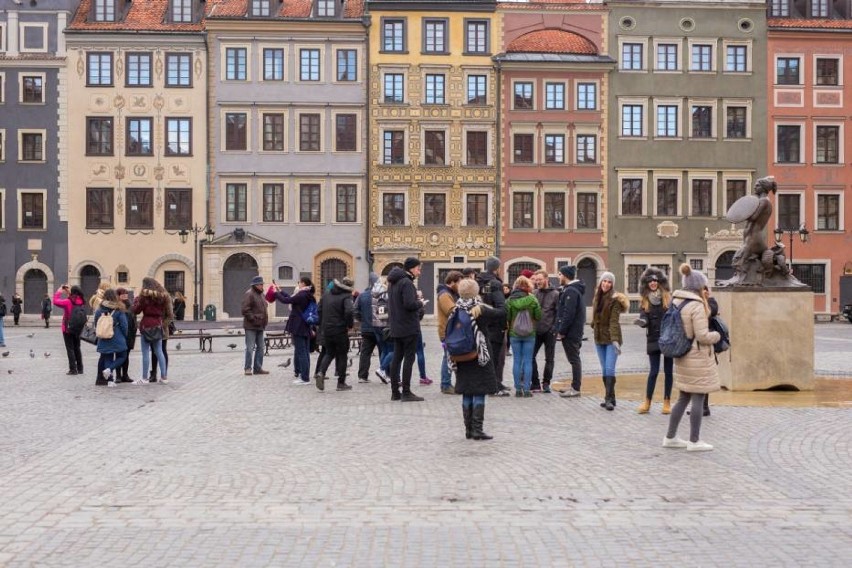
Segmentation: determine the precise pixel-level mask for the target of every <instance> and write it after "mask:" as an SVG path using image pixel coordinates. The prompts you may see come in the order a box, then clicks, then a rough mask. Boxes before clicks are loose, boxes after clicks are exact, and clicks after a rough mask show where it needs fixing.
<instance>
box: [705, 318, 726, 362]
mask: <svg viewBox="0 0 852 568" xmlns="http://www.w3.org/2000/svg"><path fill="white" fill-rule="evenodd" d="M708 327H709V328H710V331H715V332H717V333H718V334H719V341H717V342H716V343H715V344H714V345H713V351H714V352H716V353H722V352H724V351H727V350H728V349H730V348H731V334H730V332H729V331H728V324H726V323H725V322H724V320H722V318H721V317H719V316H718V315H716V316H713V317H712V318H710V322H709V326H708Z"/></svg>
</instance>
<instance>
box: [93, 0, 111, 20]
mask: <svg viewBox="0 0 852 568" xmlns="http://www.w3.org/2000/svg"><path fill="white" fill-rule="evenodd" d="M94 3H95V13H94V16H95V21H96V22H114V21H115V0H95V2H94Z"/></svg>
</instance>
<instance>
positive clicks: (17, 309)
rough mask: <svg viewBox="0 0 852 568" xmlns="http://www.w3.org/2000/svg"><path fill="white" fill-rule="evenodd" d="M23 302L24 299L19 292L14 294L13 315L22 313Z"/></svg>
mask: <svg viewBox="0 0 852 568" xmlns="http://www.w3.org/2000/svg"><path fill="white" fill-rule="evenodd" d="M23 303H24V301H23V300H22V299H21V297H20V296H18V295H17V294H15V295H14V296H12V315H14V316H17V315H20V314H21V304H23Z"/></svg>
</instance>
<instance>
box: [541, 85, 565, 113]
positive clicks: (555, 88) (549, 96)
mask: <svg viewBox="0 0 852 568" xmlns="http://www.w3.org/2000/svg"><path fill="white" fill-rule="evenodd" d="M544 108H545V109H547V110H563V109H565V84H564V83H545V84H544Z"/></svg>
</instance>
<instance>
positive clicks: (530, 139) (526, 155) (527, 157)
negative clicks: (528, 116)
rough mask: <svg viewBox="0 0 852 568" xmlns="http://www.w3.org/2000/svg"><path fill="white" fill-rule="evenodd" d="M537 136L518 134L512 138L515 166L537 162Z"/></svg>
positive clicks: (525, 133)
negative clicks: (535, 146)
mask: <svg viewBox="0 0 852 568" xmlns="http://www.w3.org/2000/svg"><path fill="white" fill-rule="evenodd" d="M534 145H535V135H534V134H530V133H527V132H518V133H515V134H514V135H513V136H512V156H513V160H512V161H513V163H515V164H532V163H533V162H534V161H535V148H534Z"/></svg>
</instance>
